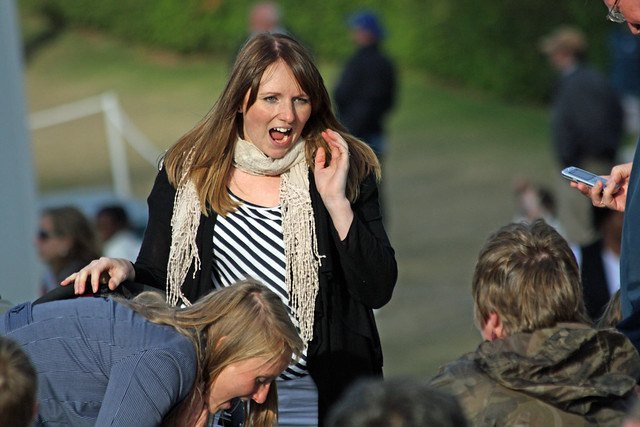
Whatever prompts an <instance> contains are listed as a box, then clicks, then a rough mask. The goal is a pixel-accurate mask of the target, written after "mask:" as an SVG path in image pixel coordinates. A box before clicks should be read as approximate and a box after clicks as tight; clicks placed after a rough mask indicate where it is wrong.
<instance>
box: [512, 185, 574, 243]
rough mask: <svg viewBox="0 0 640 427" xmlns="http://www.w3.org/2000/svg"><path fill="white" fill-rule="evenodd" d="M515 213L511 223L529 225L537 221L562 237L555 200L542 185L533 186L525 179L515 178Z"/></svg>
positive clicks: (562, 232)
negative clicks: (550, 227)
mask: <svg viewBox="0 0 640 427" xmlns="http://www.w3.org/2000/svg"><path fill="white" fill-rule="evenodd" d="M513 192H514V195H515V199H516V212H515V215H514V218H513V222H527V223H531V222H534V221H535V220H537V219H544V220H545V222H546V223H547V224H549V225H551V226H552V227H553V228H555V229H556V230H557V231H558V233H560V234H561V235H562V236H564V235H565V231H564V229H563V227H562V225H561V224H560V222H559V221H558V215H557V206H556V199H555V197H554V195H553V193H552V192H551V191H550V190H549V189H548V188H547V187H545V186H544V185H539V184H535V183H533V182H531V181H529V180H528V179H525V178H517V179H515V180H514V183H513Z"/></svg>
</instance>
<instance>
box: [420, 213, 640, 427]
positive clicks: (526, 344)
mask: <svg viewBox="0 0 640 427" xmlns="http://www.w3.org/2000/svg"><path fill="white" fill-rule="evenodd" d="M472 294H473V301H474V314H475V321H476V326H477V327H478V329H479V330H480V332H481V334H482V337H483V339H484V342H482V343H481V344H480V345H479V346H478V348H477V349H476V350H475V351H474V352H472V353H468V354H466V355H463V356H462V357H461V358H459V359H458V360H456V361H454V362H451V363H449V364H446V365H445V366H443V367H442V368H440V370H439V372H438V374H437V375H436V376H435V377H434V378H433V379H432V381H431V384H432V385H433V386H435V387H438V388H441V389H443V390H445V391H447V392H449V393H452V394H453V395H454V396H456V397H457V399H458V401H459V402H460V404H461V406H462V407H463V408H464V410H465V413H466V415H467V418H468V419H469V421H470V423H471V424H472V425H534V426H543V425H567V426H568V425H586V424H593V425H612V426H613V425H619V423H620V422H621V421H622V418H623V417H624V415H625V412H626V410H627V408H628V406H629V405H630V403H631V402H632V399H633V398H635V396H636V394H635V387H636V384H637V382H638V380H639V379H640V355H638V352H637V351H636V349H635V348H634V346H633V344H632V343H631V342H630V341H629V340H628V339H627V338H626V337H625V336H624V335H623V334H622V333H619V332H617V331H615V330H613V329H603V330H598V329H595V328H593V327H592V326H591V322H590V321H589V319H588V317H587V313H586V310H585V308H584V302H583V299H582V287H581V285H580V271H579V269H578V265H577V263H576V261H575V257H574V255H573V252H572V251H571V249H570V248H569V245H568V243H567V241H566V240H565V239H564V238H562V236H560V234H558V232H557V231H556V230H555V229H554V228H553V227H551V226H550V225H548V224H546V223H545V222H544V221H543V220H538V221H535V222H534V223H532V224H525V223H518V224H510V225H507V226H504V227H502V228H500V229H499V230H498V231H497V232H496V233H494V234H492V235H491V236H490V237H489V238H488V240H487V242H486V243H485V244H484V246H483V248H482V249H481V251H480V254H479V256H478V261H477V263H476V267H475V271H474V275H473V282H472ZM585 384H589V386H588V387H586V386H585Z"/></svg>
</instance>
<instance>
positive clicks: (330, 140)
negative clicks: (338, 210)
mask: <svg viewBox="0 0 640 427" xmlns="http://www.w3.org/2000/svg"><path fill="white" fill-rule="evenodd" d="M322 138H324V140H325V141H326V142H327V144H329V147H330V149H331V161H330V162H329V164H328V165H325V163H326V160H327V154H326V153H325V149H324V148H323V147H320V148H318V151H317V152H316V158H315V168H314V172H313V174H314V177H315V181H316V187H317V188H318V192H319V193H320V196H321V197H322V200H323V201H324V204H325V205H326V206H327V208H329V205H332V204H333V203H342V202H344V201H345V200H347V197H346V187H347V175H348V173H349V146H348V145H347V142H346V141H345V140H344V138H342V136H341V135H340V134H339V133H338V132H335V131H333V130H331V129H327V130H325V131H324V132H322Z"/></svg>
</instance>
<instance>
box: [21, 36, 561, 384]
mask: <svg viewBox="0 0 640 427" xmlns="http://www.w3.org/2000/svg"><path fill="white" fill-rule="evenodd" d="M228 61H229V59H228V58H218V59H216V58H209V57H195V58H194V57H181V56H178V55H174V54H167V53H163V52H151V51H148V50H144V49H141V48H138V47H135V46H129V45H127V44H126V43H123V42H117V41H113V40H110V39H107V38H104V37H102V36H99V35H96V34H91V33H78V32H70V33H65V34H63V35H62V36H61V37H60V38H58V39H57V40H56V41H55V42H53V43H52V44H51V45H49V46H47V48H46V49H44V50H42V51H40V52H39V53H38V54H36V56H35V57H33V58H32V60H31V61H30V62H29V64H28V65H27V69H26V78H25V79H26V89H27V95H28V107H29V109H30V111H32V112H34V111H38V110H41V109H44V108H48V107H53V106H56V105H59V104H63V103H66V102H72V101H76V100H79V99H82V98H84V97H88V96H93V95H97V94H100V93H101V92H104V91H107V90H110V91H114V92H116V93H117V94H118V96H119V99H120V102H121V104H122V106H123V108H124V110H125V112H126V113H127V114H128V115H129V116H130V117H131V118H132V119H133V121H134V123H135V124H136V125H137V126H138V127H139V128H140V129H141V130H142V131H143V132H144V133H145V134H146V135H147V136H148V137H149V138H150V139H151V141H153V142H154V143H155V144H156V145H157V147H158V148H159V149H162V150H163V149H166V148H167V147H169V146H170V145H171V144H172V143H173V142H174V141H175V140H176V139H177V138H178V137H179V136H180V135H181V134H182V133H183V132H184V131H186V130H187V129H189V128H190V127H191V126H192V125H193V124H195V122H196V121H197V120H199V119H200V118H201V117H202V116H203V115H204V114H206V112H207V111H208V109H209V108H210V106H211V104H212V103H213V101H214V99H215V98H216V97H217V95H218V93H219V92H220V90H221V88H222V85H223V84H224V80H225V75H226V73H227V71H228V69H229V66H230V64H229V62H228ZM320 68H321V71H322V72H323V74H324V75H325V77H326V82H327V85H328V86H329V87H330V88H331V87H333V81H334V79H335V76H336V73H337V71H338V70H339V64H332V63H326V62H322V63H321V67H320ZM547 128H548V119H547V112H546V110H545V109H544V108H540V107H529V106H522V105H508V104H504V103H502V102H500V101H498V100H494V99H491V98H489V97H486V96H483V95H481V94H476V93H469V92H467V91H464V90H461V89H456V88H448V87H444V86H442V85H439V84H437V83H436V82H433V81H431V80H430V79H429V78H428V77H427V76H425V75H423V74H421V73H419V72H415V71H410V70H402V71H401V75H400V94H399V99H398V105H397V107H396V109H395V110H394V112H393V115H392V117H391V120H390V128H389V139H390V141H389V147H390V151H389V153H388V155H387V157H386V159H385V164H384V166H385V169H384V182H383V185H384V191H385V205H386V209H387V213H388V218H387V225H388V231H389V234H390V237H391V240H392V243H393V244H394V247H395V249H396V252H397V259H398V262H399V269H400V270H399V280H398V284H397V288H396V292H395V295H394V298H393V300H392V301H391V303H390V304H389V305H387V306H386V307H384V308H383V309H381V310H379V311H378V312H377V318H378V323H379V328H380V333H381V337H382V342H383V346H384V351H385V369H386V373H387V375H398V374H421V375H431V374H433V373H434V371H435V369H436V368H437V366H438V365H440V364H441V363H443V362H445V361H447V360H450V359H452V358H454V357H457V356H458V355H459V354H460V353H462V352H464V351H470V350H472V349H473V348H475V346H476V345H477V343H478V342H479V339H480V338H479V334H478V333H477V332H476V331H475V329H474V327H473V322H472V315H471V308H472V305H471V297H470V279H471V272H472V269H473V263H474V260H475V257H476V254H477V252H478V250H479V249H480V246H481V244H482V242H483V241H484V239H485V238H486V237H487V235H488V234H489V233H490V232H492V231H494V230H495V229H496V228H497V227H499V226H501V225H503V224H505V223H507V222H508V221H509V220H510V219H511V218H512V216H513V211H514V197H513V192H512V181H513V179H514V177H516V176H526V177H529V178H531V179H532V180H534V181H536V182H539V183H544V184H550V183H551V182H553V180H554V178H555V177H556V175H557V173H558V171H557V170H556V168H555V165H554V164H553V162H552V160H551V159H552V158H551V154H550V152H549V143H548V132H547ZM32 140H33V154H34V159H35V164H36V169H37V173H38V180H37V182H38V186H39V189H40V191H41V192H43V193H46V192H48V191H53V190H57V189H61V188H67V187H70V186H78V185H80V186H94V185H102V186H104V185H108V184H109V180H110V171H109V163H108V153H107V149H106V144H105V134H104V130H103V127H102V119H101V118H99V117H92V118H88V119H82V120H79V121H77V122H74V123H70V124H65V125H59V126H56V127H52V128H49V129H45V130H40V131H37V132H34V134H33V136H32ZM129 154H130V156H129V157H130V160H131V174H132V176H133V177H134V179H135V183H134V191H135V193H136V195H137V196H138V197H140V198H144V197H146V194H147V193H148V192H149V190H150V188H151V184H152V182H153V178H154V176H155V169H154V168H153V167H151V166H150V165H149V164H147V163H145V162H144V160H142V159H140V158H138V157H137V156H136V155H135V154H134V153H133V152H130V153H129Z"/></svg>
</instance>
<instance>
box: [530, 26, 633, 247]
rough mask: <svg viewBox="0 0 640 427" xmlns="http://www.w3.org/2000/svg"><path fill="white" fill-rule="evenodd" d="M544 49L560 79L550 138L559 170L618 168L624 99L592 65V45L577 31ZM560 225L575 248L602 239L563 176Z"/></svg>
mask: <svg viewBox="0 0 640 427" xmlns="http://www.w3.org/2000/svg"><path fill="white" fill-rule="evenodd" d="M540 49H541V50H542V52H543V53H544V54H545V55H547V58H548V60H549V63H550V64H551V66H552V67H553V68H554V69H555V70H556V71H557V72H558V74H559V75H560V78H559V80H558V82H557V84H556V89H555V91H554V95H553V107H552V114H551V134H552V139H553V149H554V152H555V156H556V160H557V162H558V165H559V168H560V169H562V168H566V167H568V166H576V167H579V168H582V169H586V170H588V171H590V172H593V173H595V174H602V173H606V172H607V171H609V170H610V169H611V167H612V166H613V165H614V164H615V160H616V156H617V154H618V149H619V147H620V144H621V141H622V135H623V129H622V127H623V111H622V106H621V104H620V99H619V97H618V95H617V93H616V92H615V90H614V89H613V86H612V85H611V83H610V82H609V80H608V79H607V78H606V77H605V76H604V75H602V74H601V73H599V72H598V71H596V70H595V69H594V68H592V67H591V66H589V65H587V63H586V57H587V40H586V37H585V36H584V34H583V33H582V32H581V31H580V30H578V29H576V28H573V27H560V28H558V29H557V30H556V31H554V32H553V33H551V34H549V35H548V36H546V37H544V38H542V40H541V42H540ZM557 181H558V187H557V190H556V191H557V194H556V196H557V200H558V219H559V220H560V224H562V227H563V228H564V229H565V230H566V237H567V239H568V240H569V242H570V243H573V244H576V245H585V244H588V243H590V242H592V241H593V240H594V239H595V238H596V237H597V231H596V230H595V229H594V227H593V218H592V215H593V213H592V208H591V206H590V205H589V203H586V201H585V200H584V199H583V198H581V197H579V195H578V194H577V193H575V192H574V191H570V189H569V187H568V186H567V185H566V182H563V178H562V177H560V174H559V171H558V178H557Z"/></svg>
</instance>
